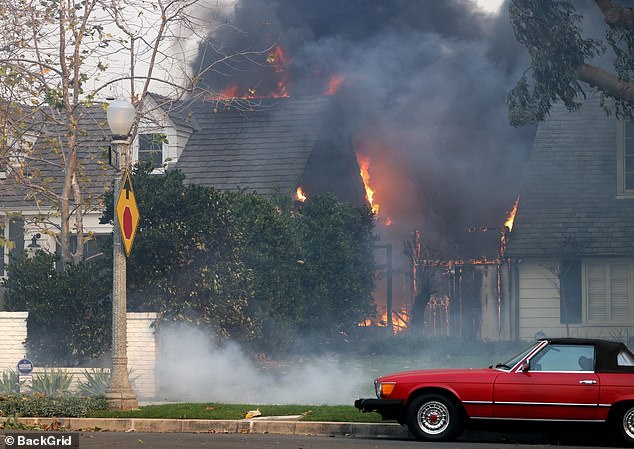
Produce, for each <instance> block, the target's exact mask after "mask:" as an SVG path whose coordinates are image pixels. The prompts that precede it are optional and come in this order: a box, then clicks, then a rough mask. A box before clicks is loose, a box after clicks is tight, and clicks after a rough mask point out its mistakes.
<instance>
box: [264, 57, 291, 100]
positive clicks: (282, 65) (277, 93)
mask: <svg viewBox="0 0 634 449" xmlns="http://www.w3.org/2000/svg"><path fill="white" fill-rule="evenodd" d="M266 62H268V63H269V64H273V67H274V69H275V73H278V74H279V75H280V80H279V81H278V82H277V89H276V90H274V91H273V92H271V94H270V95H269V96H270V97H273V98H280V97H288V90H287V89H286V82H287V81H288V66H287V63H288V61H287V58H286V56H285V55H284V51H283V50H282V47H280V46H279V45H277V46H276V47H275V50H273V51H272V52H271V53H269V55H268V56H267V58H266Z"/></svg>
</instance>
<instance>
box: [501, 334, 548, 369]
mask: <svg viewBox="0 0 634 449" xmlns="http://www.w3.org/2000/svg"><path fill="white" fill-rule="evenodd" d="M540 343H541V342H540V341H538V342H536V343H535V344H534V345H532V346H529V347H528V348H527V349H525V350H523V351H522V352H520V353H519V354H517V355H516V356H514V357H512V358H511V359H509V360H507V361H506V362H503V363H498V364H497V365H495V368H498V369H503V370H506V371H508V370H511V369H513V367H514V366H515V365H517V364H518V363H519V362H520V360H522V359H523V358H524V357H526V356H527V355H528V354H529V353H530V352H531V351H532V350H533V349H535V348H536V347H537V345H539V344H540Z"/></svg>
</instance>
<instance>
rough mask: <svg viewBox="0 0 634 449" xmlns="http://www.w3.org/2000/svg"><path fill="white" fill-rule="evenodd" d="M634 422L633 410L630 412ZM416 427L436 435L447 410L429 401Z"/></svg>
mask: <svg viewBox="0 0 634 449" xmlns="http://www.w3.org/2000/svg"><path fill="white" fill-rule="evenodd" d="M632 412H633V413H632V415H633V416H632V420H633V421H634V410H633V411H632ZM417 421H418V427H420V429H421V430H422V431H423V432H425V433H428V434H430V435H437V434H439V433H441V432H443V431H444V430H445V429H447V426H449V410H448V409H447V406H446V405H445V404H443V403H442V402H438V401H429V402H426V403H425V404H423V406H422V407H421V408H419V409H418V416H417Z"/></svg>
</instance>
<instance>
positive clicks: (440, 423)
mask: <svg viewBox="0 0 634 449" xmlns="http://www.w3.org/2000/svg"><path fill="white" fill-rule="evenodd" d="M407 427H408V428H409V431H410V432H411V433H412V434H413V435H414V436H415V437H416V438H417V439H419V440H427V441H448V440H451V439H453V438H455V437H456V436H458V434H459V433H460V430H461V428H462V422H461V416H460V411H459V409H458V407H457V406H456V404H455V403H454V401H452V400H450V399H448V398H447V397H445V396H443V395H440V394H424V395H422V396H419V397H417V398H416V399H414V400H413V401H412V403H411V404H410V406H409V407H408V409H407Z"/></svg>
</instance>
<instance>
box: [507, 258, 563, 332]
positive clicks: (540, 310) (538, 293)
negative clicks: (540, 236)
mask: <svg viewBox="0 0 634 449" xmlns="http://www.w3.org/2000/svg"><path fill="white" fill-rule="evenodd" d="M518 267H519V303H520V306H519V315H520V316H519V326H520V329H519V337H520V339H521V340H533V339H534V338H535V335H536V334H537V333H539V332H543V333H544V334H546V335H547V336H549V337H555V336H557V337H562V336H564V334H563V333H562V326H563V325H562V324H561V323H560V322H559V288H556V286H557V284H556V282H555V279H556V278H555V275H554V274H553V273H552V272H551V271H549V270H548V264H547V262H546V261H535V262H527V261H524V262H522V263H520V264H519V265H518ZM563 331H564V332H565V327H564V328H563Z"/></svg>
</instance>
